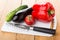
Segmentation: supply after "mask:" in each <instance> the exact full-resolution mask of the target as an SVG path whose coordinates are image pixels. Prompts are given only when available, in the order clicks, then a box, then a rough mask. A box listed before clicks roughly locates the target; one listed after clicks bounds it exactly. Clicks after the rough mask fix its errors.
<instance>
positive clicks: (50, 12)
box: [32, 2, 55, 22]
mask: <svg viewBox="0 0 60 40" xmlns="http://www.w3.org/2000/svg"><path fill="white" fill-rule="evenodd" d="M32 9H33V11H32V16H33V17H35V18H36V19H38V20H40V21H44V22H50V21H51V20H52V19H53V17H54V15H55V9H54V7H53V5H52V4H51V3H49V2H47V3H46V4H42V5H39V4H35V5H34V6H33V7H32Z"/></svg>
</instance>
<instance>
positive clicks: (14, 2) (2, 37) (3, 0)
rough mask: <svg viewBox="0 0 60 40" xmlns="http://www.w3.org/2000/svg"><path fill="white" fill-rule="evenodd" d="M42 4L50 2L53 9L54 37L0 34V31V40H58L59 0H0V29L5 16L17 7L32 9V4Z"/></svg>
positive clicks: (59, 33)
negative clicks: (55, 20)
mask: <svg viewBox="0 0 60 40" xmlns="http://www.w3.org/2000/svg"><path fill="white" fill-rule="evenodd" d="M43 2H51V3H52V4H53V6H54V7H55V13H56V16H57V29H56V35H54V36H52V37H44V36H32V35H25V34H16V33H7V32H1V30H0V40H60V0H0V29H1V27H2V25H3V23H4V21H5V17H6V14H7V13H8V12H10V11H12V10H14V9H15V8H17V7H18V6H19V5H24V4H27V5H28V6H29V7H32V5H33V4H36V3H38V4H41V3H43Z"/></svg>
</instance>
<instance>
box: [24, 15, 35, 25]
mask: <svg viewBox="0 0 60 40" xmlns="http://www.w3.org/2000/svg"><path fill="white" fill-rule="evenodd" d="M25 23H26V24H27V25H33V24H34V23H35V20H34V18H33V17H32V15H28V16H26V18H25Z"/></svg>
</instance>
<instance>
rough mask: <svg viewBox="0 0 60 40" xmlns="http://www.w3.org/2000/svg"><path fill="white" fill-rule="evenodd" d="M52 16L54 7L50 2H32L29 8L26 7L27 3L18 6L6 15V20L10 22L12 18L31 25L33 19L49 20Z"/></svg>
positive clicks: (16, 21) (33, 21) (14, 20)
mask: <svg viewBox="0 0 60 40" xmlns="http://www.w3.org/2000/svg"><path fill="white" fill-rule="evenodd" d="M18 11H20V12H18ZM17 12H18V13H17ZM54 16H55V9H54V7H53V5H52V4H51V3H49V2H47V3H46V4H34V5H33V7H31V8H28V6H27V5H22V6H19V7H18V8H17V9H15V10H13V11H12V12H10V13H9V14H8V15H7V16H6V21H7V22H10V21H11V20H12V21H13V22H15V23H20V22H23V21H24V22H25V23H26V24H27V25H33V24H34V23H35V19H37V20H38V21H42V22H50V21H52V20H53V17H54Z"/></svg>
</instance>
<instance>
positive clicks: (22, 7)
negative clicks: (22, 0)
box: [6, 5, 28, 22]
mask: <svg viewBox="0 0 60 40" xmlns="http://www.w3.org/2000/svg"><path fill="white" fill-rule="evenodd" d="M25 8H28V6H27V5H22V6H19V7H18V8H16V9H15V10H13V11H11V12H9V13H8V14H7V16H6V21H7V22H10V21H11V20H12V18H13V16H14V15H15V14H16V13H17V12H18V11H19V10H23V9H25Z"/></svg>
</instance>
